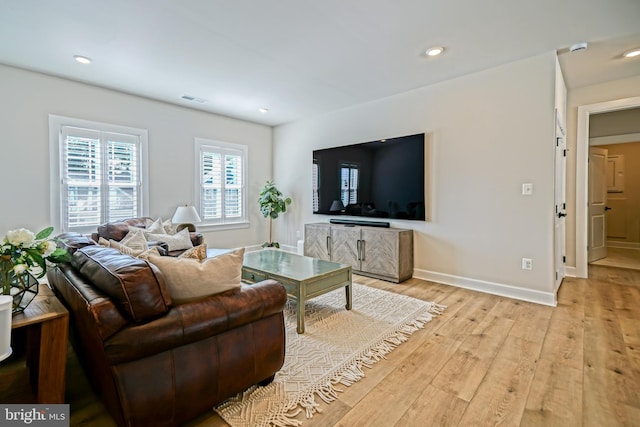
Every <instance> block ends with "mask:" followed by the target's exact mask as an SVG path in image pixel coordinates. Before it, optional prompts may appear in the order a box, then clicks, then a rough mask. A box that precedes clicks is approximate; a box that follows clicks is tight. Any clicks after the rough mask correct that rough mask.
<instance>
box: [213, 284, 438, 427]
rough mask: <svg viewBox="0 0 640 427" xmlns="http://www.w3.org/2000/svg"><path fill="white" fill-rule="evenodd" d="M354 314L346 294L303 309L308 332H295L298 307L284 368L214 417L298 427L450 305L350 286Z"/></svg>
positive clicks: (238, 423) (251, 425)
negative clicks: (321, 402)
mask: <svg viewBox="0 0 640 427" xmlns="http://www.w3.org/2000/svg"><path fill="white" fill-rule="evenodd" d="M352 298H353V309H352V310H346V309H345V291H344V288H342V289H338V290H335V291H332V292H329V293H327V294H325V295H321V296H319V297H317V298H314V299H312V300H310V301H307V303H306V307H305V309H306V316H305V333H304V334H298V333H296V312H295V304H294V303H292V302H291V301H288V302H287V305H286V308H285V327H286V340H287V341H286V354H285V361H284V366H283V367H282V369H281V370H280V371H279V372H278V373H277V374H276V377H275V380H274V381H273V382H272V383H271V384H269V385H268V386H265V387H259V386H256V387H252V388H250V389H249V390H247V391H246V392H244V393H243V394H241V395H238V396H236V397H234V398H232V399H230V400H227V401H226V402H224V403H222V404H220V405H219V406H217V407H216V408H214V410H215V411H216V412H217V413H218V414H219V415H220V416H221V417H222V418H223V419H224V420H225V421H226V422H227V423H229V424H230V425H231V426H232V427H257V426H299V425H301V424H302V422H301V421H300V419H299V418H301V417H298V418H297V419H296V418H295V417H296V416H297V415H298V414H299V413H300V412H301V411H305V413H306V418H311V417H312V416H313V415H314V414H316V413H317V412H320V410H319V406H320V405H319V403H318V400H317V399H318V398H319V399H321V400H322V401H324V402H326V403H330V402H332V401H334V400H336V399H337V397H338V393H339V392H341V391H343V387H344V386H350V385H352V384H353V383H355V382H356V381H358V380H360V379H361V378H363V377H364V376H365V371H364V370H363V368H371V367H372V366H373V365H374V364H375V363H376V362H378V361H379V360H381V359H383V358H385V355H386V354H388V353H389V352H390V351H392V350H393V349H394V348H396V347H397V346H398V345H400V344H402V343H403V342H405V341H407V340H408V339H409V337H410V336H411V334H413V333H414V332H415V331H417V330H418V329H420V328H423V327H424V325H425V324H426V323H427V322H429V321H430V320H431V319H432V318H433V316H435V315H438V314H440V313H442V311H443V310H444V309H445V308H446V307H445V306H442V305H438V304H435V303H432V302H426V301H422V300H418V299H415V298H411V297H408V296H405V295H399V294H395V293H392V292H387V291H383V290H379V289H376V288H370V287H368V286H364V285H359V284H356V283H354V284H353V297H352Z"/></svg>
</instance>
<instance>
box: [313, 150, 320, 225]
mask: <svg viewBox="0 0 640 427" xmlns="http://www.w3.org/2000/svg"><path fill="white" fill-rule="evenodd" d="M311 179H312V181H313V185H312V186H313V202H312V203H313V212H318V209H320V176H318V161H317V160H316V159H313V170H312V178H311Z"/></svg>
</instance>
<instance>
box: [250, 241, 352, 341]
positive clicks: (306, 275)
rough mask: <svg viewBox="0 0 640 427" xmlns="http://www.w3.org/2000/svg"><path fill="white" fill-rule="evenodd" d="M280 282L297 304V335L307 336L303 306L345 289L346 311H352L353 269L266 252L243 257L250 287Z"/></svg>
mask: <svg viewBox="0 0 640 427" xmlns="http://www.w3.org/2000/svg"><path fill="white" fill-rule="evenodd" d="M266 279H273V280H277V281H278V282H280V283H282V284H283V285H284V287H285V288H286V289H287V294H288V295H289V297H290V298H291V299H293V300H294V301H295V302H296V315H297V324H298V327H297V331H298V333H299V334H302V333H304V303H305V302H306V301H307V300H309V299H311V298H314V297H317V296H319V295H322V294H325V293H327V292H329V291H333V290H334V289H338V288H342V287H344V288H345V294H346V305H345V307H346V309H347V310H351V266H349V265H344V264H338V263H335V262H330V261H324V260H321V259H316V258H311V257H307V256H302V255H298V254H294V253H291V252H285V251H282V250H272V249H263V250H259V251H254V252H246V253H245V254H244V262H243V265H242V280H243V281H244V282H248V283H255V282H260V281H262V280H266Z"/></svg>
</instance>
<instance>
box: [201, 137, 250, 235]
mask: <svg viewBox="0 0 640 427" xmlns="http://www.w3.org/2000/svg"><path fill="white" fill-rule="evenodd" d="M244 174H245V170H244V152H243V151H242V150H240V149H233V148H227V147H216V146H207V145H200V212H199V213H200V217H201V218H202V220H203V222H209V223H225V222H238V221H241V220H244V218H245V206H244V199H245V197H244V186H245V182H244Z"/></svg>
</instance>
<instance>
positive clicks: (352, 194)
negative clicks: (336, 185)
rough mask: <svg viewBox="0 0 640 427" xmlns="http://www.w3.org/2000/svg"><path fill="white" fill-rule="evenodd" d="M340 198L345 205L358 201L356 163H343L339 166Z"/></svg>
mask: <svg viewBox="0 0 640 427" xmlns="http://www.w3.org/2000/svg"><path fill="white" fill-rule="evenodd" d="M340 200H342V204H343V205H345V206H347V205H350V204H353V203H358V165H356V164H346V163H343V164H342V165H341V166H340Z"/></svg>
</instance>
